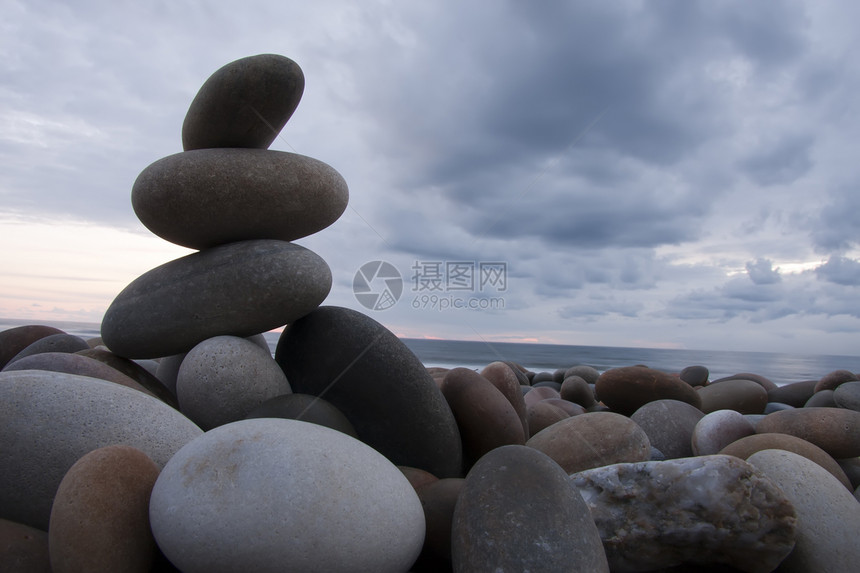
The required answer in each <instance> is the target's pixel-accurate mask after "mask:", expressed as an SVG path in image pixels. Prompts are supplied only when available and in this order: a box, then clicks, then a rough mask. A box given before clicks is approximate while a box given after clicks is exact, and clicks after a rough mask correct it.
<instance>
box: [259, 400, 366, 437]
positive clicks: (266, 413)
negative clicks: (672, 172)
mask: <svg viewBox="0 0 860 573" xmlns="http://www.w3.org/2000/svg"><path fill="white" fill-rule="evenodd" d="M245 417H246V418H248V419H250V418H286V419H288V420H300V421H302V422H310V423H311V424H319V425H320V426H325V427H326V428H331V429H332V430H337V431H338V432H343V433H344V434H346V435H348V436H352V437H353V438H356V439H358V433H356V431H355V428H353V427H352V424H351V423H350V422H349V420H347V419H346V416H344V415H343V412H341V411H340V410H338V409H337V408H335V407H334V406H333V405H332V404H331V403H330V402H328V401H327V400H325V399H323V398H319V397H318V396H311V395H309V394H282V395H280V396H275V397H274V398H270V399H268V400H266V401H265V402H263V403H262V404H260V405H259V406H257V407H256V408H254V409H253V410H251V411H250V412H248V415H247V416H245Z"/></svg>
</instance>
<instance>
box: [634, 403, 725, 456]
mask: <svg viewBox="0 0 860 573" xmlns="http://www.w3.org/2000/svg"><path fill="white" fill-rule="evenodd" d="M703 416H704V414H703V413H702V411H701V410H699V409H698V408H695V407H694V406H691V405H690V404H687V403H686V402H680V401H678V400H655V401H654V402H648V403H647V404H645V405H644V406H642V407H641V408H639V409H638V410H636V411H635V412H633V415H632V416H630V419H631V420H633V421H634V422H636V423H637V424H638V425H639V427H640V428H642V429H643V430H644V431H645V434H647V436H648V440H649V441H650V442H651V445H652V446H654V447H655V448H657V449H658V450H660V451H661V452H663V455H664V456H666V459H674V458H686V457H689V456H692V455H693V447H692V437H693V430H694V429H695V428H696V424H697V423H698V422H699V420H701V419H702V417H703ZM715 453H716V452H715Z"/></svg>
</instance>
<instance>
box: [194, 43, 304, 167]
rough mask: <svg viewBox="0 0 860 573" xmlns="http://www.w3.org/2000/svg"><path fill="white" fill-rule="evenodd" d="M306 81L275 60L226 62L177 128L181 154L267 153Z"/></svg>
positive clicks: (278, 58) (299, 72)
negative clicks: (196, 151)
mask: <svg viewBox="0 0 860 573" xmlns="http://www.w3.org/2000/svg"><path fill="white" fill-rule="evenodd" d="M304 89H305V76H304V74H303V73H302V69H301V68H300V67H299V65H298V64H297V63H295V62H294V61H292V60H291V59H289V58H286V57H284V56H279V55H277V54H260V55H257V56H250V57H247V58H241V59H239V60H236V61H235V62H231V63H229V64H227V65H225V66H224V67H222V68H221V69H219V70H218V71H216V72H215V73H214V74H212V75H211V76H210V77H209V79H208V80H206V81H205V82H204V83H203V86H202V87H201V88H200V91H199V92H197V95H196V96H195V97H194V100H193V101H192V102H191V106H190V107H189V108H188V113H187V114H186V115H185V121H184V122H183V124H182V148H183V149H184V150H185V151H190V150H192V149H206V148H210V147H250V148H256V149H267V148H268V147H269V145H271V144H272V142H273V141H274V140H275V138H276V137H277V136H278V134H279V133H280V132H281V129H282V128H283V127H284V125H286V123H287V121H288V120H289V119H290V116H292V115H293V112H294V111H295V110H296V107H298V105H299V100H301V99H302V92H304Z"/></svg>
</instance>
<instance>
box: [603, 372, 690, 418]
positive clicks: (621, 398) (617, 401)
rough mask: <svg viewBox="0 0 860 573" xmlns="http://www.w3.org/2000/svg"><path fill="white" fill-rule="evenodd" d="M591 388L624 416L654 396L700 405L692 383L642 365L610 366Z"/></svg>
mask: <svg viewBox="0 0 860 573" xmlns="http://www.w3.org/2000/svg"><path fill="white" fill-rule="evenodd" d="M594 390H595V394H596V395H597V399H598V400H600V401H601V402H603V403H604V404H606V405H607V406H608V407H609V408H610V409H611V410H612V411H613V412H617V413H619V414H623V415H625V416H629V415H631V414H633V412H635V411H636V410H638V409H639V408H640V407H642V406H644V405H645V404H647V403H648V402H653V401H655V400H664V399H666V400H679V401H681V402H686V403H688V404H690V405H691V406H694V407H695V408H701V405H702V399H701V398H700V397H699V395H698V394H697V393H696V391H695V390H693V388H692V386H690V385H689V384H687V383H686V382H684V381H683V380H681V379H680V378H676V377H674V376H672V375H670V374H666V373H665V372H661V371H660V370H654V369H653V368H646V367H644V366H625V367H622V368H611V369H609V370H607V371H606V372H604V373H603V374H601V375H600V378H598V379H597V384H596V385H595V388H594Z"/></svg>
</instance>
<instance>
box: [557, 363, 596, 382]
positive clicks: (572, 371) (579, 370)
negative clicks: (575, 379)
mask: <svg viewBox="0 0 860 573" xmlns="http://www.w3.org/2000/svg"><path fill="white" fill-rule="evenodd" d="M571 376H579V377H580V378H582V379H583V380H585V381H586V382H587V383H589V384H595V383H597V379H598V378H600V372H598V371H597V369H596V368H594V367H593V366H587V365H585V364H577V365H575V366H571V367H570V368H568V369H567V370H565V371H564V377H565V378H570V377H571Z"/></svg>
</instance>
